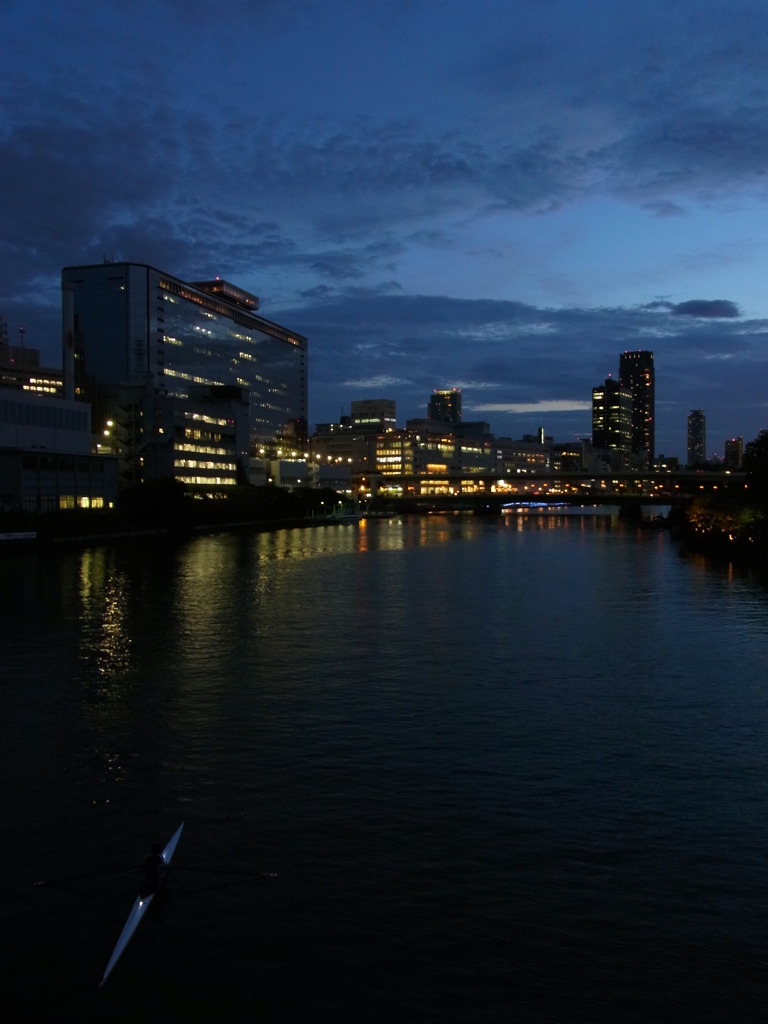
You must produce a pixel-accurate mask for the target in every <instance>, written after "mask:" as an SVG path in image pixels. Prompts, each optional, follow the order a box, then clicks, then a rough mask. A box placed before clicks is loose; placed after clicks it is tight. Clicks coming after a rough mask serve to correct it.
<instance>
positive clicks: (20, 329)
mask: <svg viewBox="0 0 768 1024" xmlns="http://www.w3.org/2000/svg"><path fill="white" fill-rule="evenodd" d="M19 343H20V347H21V348H24V324H21V326H20V327H19Z"/></svg>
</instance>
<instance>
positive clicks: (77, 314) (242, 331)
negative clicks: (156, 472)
mask: <svg viewBox="0 0 768 1024" xmlns="http://www.w3.org/2000/svg"><path fill="white" fill-rule="evenodd" d="M61 284H62V304H63V327H64V384H65V395H66V396H67V397H72V398H75V399H77V400H82V401H88V402H90V403H91V406H92V415H93V429H94V436H95V437H96V438H100V437H102V436H103V433H104V431H105V430H107V429H109V428H108V421H110V420H111V421H113V422H118V421H119V420H120V418H121V415H122V414H121V409H122V408H123V407H124V406H125V402H126V396H128V398H127V400H128V401H129V402H130V403H133V405H134V406H135V404H136V395H137V392H141V391H143V392H144V394H145V395H146V396H167V397H169V398H173V399H177V400H178V401H180V402H194V401H195V391H196V389H197V390H199V388H201V387H202V388H207V389H209V390H211V391H215V389H217V388H221V387H229V388H238V389H240V390H241V391H242V392H243V393H244V394H245V395H246V396H247V399H246V401H247V407H248V415H247V424H248V427H247V434H246V438H245V441H244V443H243V447H244V448H245V449H246V450H245V451H244V452H243V451H241V452H239V453H238V457H239V458H241V459H243V458H246V457H247V455H248V454H249V452H250V453H253V452H255V451H257V450H258V449H259V447H262V448H263V447H264V446H269V445H275V444H277V443H279V442H280V441H281V440H282V439H284V438H285V437H288V436H290V437H293V438H297V437H298V438H300V439H305V438H306V434H307V429H306V425H307V339H306V338H304V337H303V336H302V335H300V334H297V333H296V332H294V331H290V330H288V329H286V328H284V327H281V326H279V325H277V324H274V323H271V322H270V321H268V320H265V319H263V318H262V317H260V316H258V315H257V312H256V311H257V309H258V298H257V297H256V296H254V295H251V294H250V293H248V292H246V291H243V290H242V289H240V288H236V287H235V286H233V285H231V284H229V283H228V282H226V281H222V280H219V279H217V280H215V281H201V282H197V283H187V282H185V281H181V280H179V279H178V278H175V277H172V276H171V275H170V274H166V273H164V272H162V271H159V270H156V269H155V268H153V267H150V266H147V265H144V264H136V263H104V264H97V265H94V266H83V267H65V268H64V270H63V271H62V277H61ZM179 415H181V414H180V413H178V412H176V413H173V416H175V417H177V418H178V416H179ZM123 418H124V417H123ZM145 423H146V420H144V419H143V417H142V418H140V419H136V418H134V419H133V420H132V421H130V422H129V426H130V429H132V430H134V431H138V437H136V438H135V441H136V445H137V446H138V448H141V447H142V446H143V445H144V444H146V443H149V442H150V440H151V435H145V434H144V429H145V428H144V424H145ZM134 465H135V462H134ZM185 468H186V469H188V468H190V467H185ZM193 468H197V467H193Z"/></svg>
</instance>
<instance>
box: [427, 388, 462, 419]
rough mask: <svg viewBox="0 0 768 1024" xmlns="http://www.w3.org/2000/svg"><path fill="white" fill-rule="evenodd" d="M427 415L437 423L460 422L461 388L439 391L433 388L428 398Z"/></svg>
mask: <svg viewBox="0 0 768 1024" xmlns="http://www.w3.org/2000/svg"><path fill="white" fill-rule="evenodd" d="M427 417H428V418H429V419H431V420H435V421H436V422H437V423H453V424H454V425H457V424H459V423H461V390H460V389H459V388H451V389H450V390H445V391H439V390H438V389H437V388H435V390H434V392H433V393H432V395H431V396H430V399H429V406H428V407H427Z"/></svg>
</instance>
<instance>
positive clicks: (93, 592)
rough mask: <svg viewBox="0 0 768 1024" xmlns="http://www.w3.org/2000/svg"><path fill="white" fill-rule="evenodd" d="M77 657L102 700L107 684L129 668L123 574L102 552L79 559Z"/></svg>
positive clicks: (130, 642)
mask: <svg viewBox="0 0 768 1024" xmlns="http://www.w3.org/2000/svg"><path fill="white" fill-rule="evenodd" d="M79 584H80V586H79V595H78V597H79V603H80V610H79V625H80V643H79V656H80V662H81V666H82V670H83V675H84V676H85V677H86V678H91V679H94V680H95V681H96V688H97V689H98V691H99V692H100V693H101V694H102V695H104V696H106V695H109V693H110V691H111V685H110V684H111V683H113V682H114V681H116V680H118V679H120V678H121V677H123V676H124V675H125V674H126V673H127V672H128V670H129V669H130V666H131V658H132V645H133V639H132V636H131V631H130V625H129V622H128V601H129V585H128V579H127V576H126V573H125V571H124V570H121V569H120V568H119V567H118V566H116V565H115V561H114V556H113V555H112V554H111V553H110V552H109V551H108V550H106V549H104V548H97V549H87V550H85V551H84V552H83V553H82V555H81V558H80V575H79Z"/></svg>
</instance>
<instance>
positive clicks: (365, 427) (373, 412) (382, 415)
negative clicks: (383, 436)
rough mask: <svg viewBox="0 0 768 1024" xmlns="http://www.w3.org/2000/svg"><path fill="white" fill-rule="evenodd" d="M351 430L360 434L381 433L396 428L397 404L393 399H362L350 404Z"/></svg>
mask: <svg viewBox="0 0 768 1024" xmlns="http://www.w3.org/2000/svg"><path fill="white" fill-rule="evenodd" d="M350 412H351V414H352V430H353V431H354V432H360V433H367V434H369V433H381V432H383V431H385V430H394V429H395V427H396V426H397V403H396V402H395V400H394V399H393V398H364V399H362V400H360V401H355V402H352V403H351V405H350Z"/></svg>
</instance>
